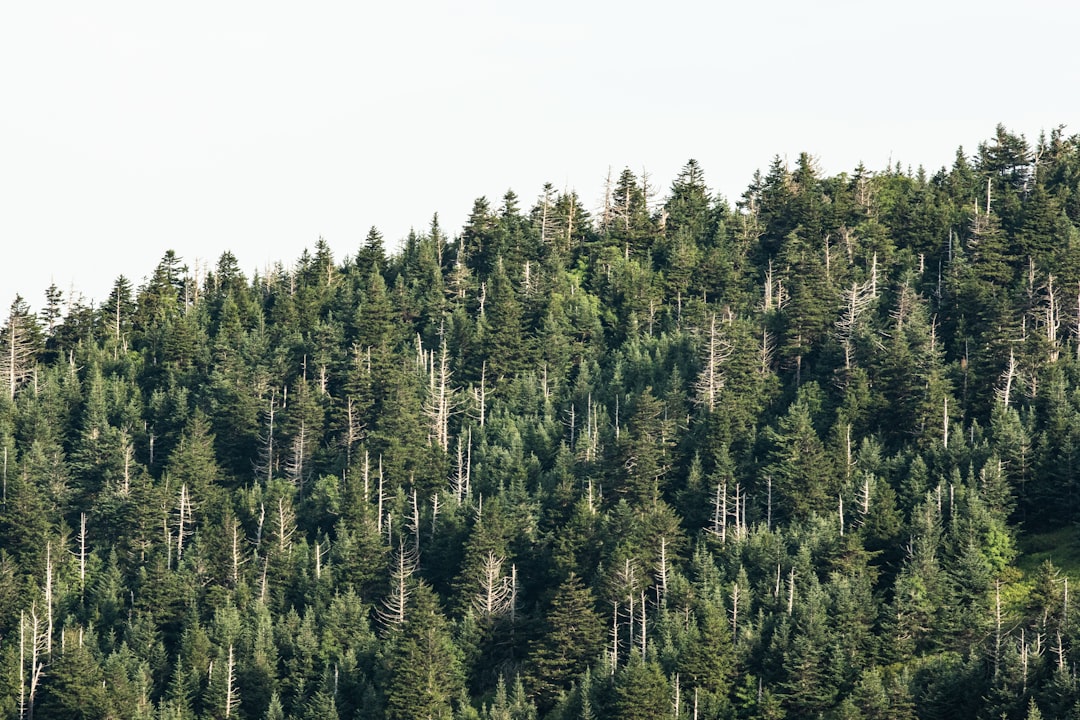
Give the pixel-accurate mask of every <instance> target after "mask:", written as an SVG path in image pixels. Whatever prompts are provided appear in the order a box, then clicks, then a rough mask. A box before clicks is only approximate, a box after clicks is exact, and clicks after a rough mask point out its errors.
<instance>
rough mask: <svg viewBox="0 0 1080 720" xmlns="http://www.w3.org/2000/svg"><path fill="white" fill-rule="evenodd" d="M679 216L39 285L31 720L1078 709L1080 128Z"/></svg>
mask: <svg viewBox="0 0 1080 720" xmlns="http://www.w3.org/2000/svg"><path fill="white" fill-rule="evenodd" d="M654 192H655V191H654V190H653V189H652V188H649V187H647V186H646V185H645V183H644V181H643V180H642V178H639V177H637V176H636V175H635V174H634V173H633V172H631V171H629V170H626V171H624V172H623V173H622V174H621V175H619V177H618V178H613V179H612V182H611V184H610V187H608V188H606V192H605V198H606V200H605V202H604V204H603V206H602V207H601V208H597V209H595V210H592V211H590V210H587V209H586V208H585V207H584V206H583V205H582V203H581V201H580V199H579V198H578V197H577V196H576V195H575V194H573V193H559V192H557V191H555V190H554V188H552V186H550V185H546V186H545V187H544V188H542V190H541V193H540V195H539V196H538V197H537V198H536V199H535V201H532V202H525V201H522V200H521V199H520V198H519V197H518V196H516V195H515V194H514V193H513V192H508V193H507V194H506V195H505V196H504V197H503V198H502V199H500V200H498V201H496V202H491V201H489V200H487V199H485V198H480V199H478V200H477V201H476V202H475V204H474V206H473V209H472V212H471V214H470V217H469V220H468V222H467V223H466V225H465V226H464V227H463V228H462V229H461V230H460V231H458V232H453V233H451V232H449V231H447V230H445V229H443V228H442V227H440V226H439V223H438V218H434V219H433V220H432V221H431V223H430V225H429V226H428V229H427V230H426V231H425V232H422V233H413V234H411V235H410V236H409V237H408V238H407V239H406V240H405V242H404V244H403V246H402V247H401V249H400V250H397V251H395V252H387V250H386V249H385V247H384V242H383V238H382V236H381V235H380V233H379V232H378V231H377V230H376V229H374V228H373V229H372V230H371V232H370V233H369V235H368V236H367V238H366V239H365V240H364V241H363V243H362V244H361V245H360V247H358V248H357V249H356V251H355V253H354V254H352V255H350V256H348V257H344V258H334V257H333V256H332V254H331V252H330V251H329V249H328V247H327V246H326V244H325V243H322V242H320V243H319V244H318V245H317V246H316V247H315V248H314V249H313V250H311V251H305V252H304V253H303V254H302V255H301V256H300V257H299V258H298V259H297V260H296V261H295V262H293V263H291V264H289V265H285V264H280V265H278V266H276V267H275V268H273V269H272V270H271V271H269V272H267V273H266V274H264V275H259V276H253V277H246V276H245V275H244V274H243V273H242V272H241V271H240V270H239V268H238V265H237V262H236V259H235V257H234V256H233V255H232V254H231V253H229V252H228V251H225V252H223V253H222V255H221V256H220V259H219V260H218V261H217V263H216V265H215V266H214V267H213V268H212V270H209V271H206V272H203V271H200V270H199V269H195V270H192V269H191V268H189V267H187V266H185V264H184V261H183V259H182V258H181V257H179V256H178V255H177V254H176V253H174V252H172V251H168V252H166V253H165V254H164V256H163V258H162V260H161V262H160V263H159V264H158V265H157V267H156V268H155V269H154V270H153V272H152V273H151V274H150V275H149V280H148V281H147V282H146V283H145V284H144V285H143V286H141V287H138V288H136V287H133V286H132V284H131V282H130V281H129V280H127V279H126V278H123V277H120V278H118V279H117V280H116V282H115V285H114V287H113V292H112V294H111V295H110V296H109V298H108V300H107V301H105V302H104V303H102V304H101V306H100V307H85V306H81V305H78V304H76V305H75V306H66V305H65V299H64V297H63V295H62V293H60V292H59V291H58V290H57V289H56V288H55V287H54V288H50V289H49V290H48V291H47V293H46V296H45V299H46V302H45V309H44V310H43V311H42V312H41V313H40V314H38V315H34V314H33V313H31V311H30V310H29V305H28V304H27V303H26V302H25V301H24V300H23V299H22V298H17V299H16V300H15V301H14V302H13V303H12V305H11V307H10V312H9V314H8V317H7V320H6V323H5V324H4V327H3V337H2V339H0V351H2V357H3V360H2V363H3V364H2V368H0V379H2V380H3V383H2V384H0V448H2V452H3V498H2V504H0V713H3V714H4V716H7V717H25V718H30V717H31V716H32V717H33V718H36V719H37V720H42V719H43V718H76V717H85V718H105V717H118V718H222V717H229V718H233V717H236V718H251V719H255V718H284V717H296V718H334V717H338V718H365V719H368V718H387V719H388V720H400V719H404V718H483V719H484V720H496V719H508V718H512V719H514V720H524V719H526V718H560V719H570V718H612V719H614V718H659V717H671V718H750V717H755V718H757V717H763V718H780V717H790V718H801V717H818V716H820V717H830V718H831V717H835V718H855V717H868V718H870V717H873V718H886V717H887V718H916V717H918V718H939V717H946V716H955V717H977V718H999V717H1008V718H1031V717H1037V716H1039V713H1041V714H1042V716H1045V717H1074V716H1076V717H1080V685H1078V684H1077V681H1076V678H1075V674H1076V673H1075V670H1076V662H1077V661H1078V660H1080V649H1074V648H1073V647H1072V643H1073V641H1074V640H1077V641H1078V642H1080V622H1078V619H1080V618H1078V615H1080V613H1077V612H1076V611H1075V608H1074V607H1073V606H1074V604H1075V603H1074V602H1073V601H1072V597H1071V593H1072V589H1073V583H1068V582H1066V578H1072V579H1075V578H1078V577H1080V567H1078V562H1080V550H1078V549H1077V543H1078V539H1077V535H1076V532H1075V524H1076V521H1077V518H1078V517H1080V467H1078V465H1080V306H1078V303H1080V136H1072V137H1068V136H1066V135H1064V134H1063V133H1062V132H1061V131H1056V132H1054V133H1052V134H1051V135H1050V136H1049V137H1043V138H1039V139H1038V141H1037V142H1035V143H1030V142H1029V141H1028V140H1026V139H1025V138H1023V137H1020V136H1016V135H1013V134H1011V133H1010V132H1009V131H1008V130H1006V129H1005V128H1002V127H999V128H998V129H997V131H996V133H995V135H994V136H993V137H992V138H990V139H989V140H988V141H987V142H985V143H984V144H982V145H980V147H979V148H978V150H977V152H976V153H974V154H973V155H966V154H964V153H963V152H958V153H957V157H956V161H955V163H954V164H953V166H952V167H951V168H944V169H941V170H940V171H937V172H935V173H932V174H931V173H929V172H926V171H923V170H921V169H920V170H918V171H917V172H912V171H904V170H902V169H901V168H900V167H899V166H898V167H896V168H889V169H886V170H885V171H882V172H871V171H869V170H867V169H866V168H863V167H859V168H856V169H854V170H853V171H852V172H851V173H850V174H841V175H838V176H834V177H825V176H822V175H821V174H820V173H819V172H818V170H817V169H816V167H815V164H814V162H813V160H812V159H811V158H810V157H808V156H805V155H804V156H802V157H800V158H799V159H798V161H797V162H796V163H794V166H793V167H788V166H787V165H785V164H784V163H783V162H782V161H780V160H779V159H776V160H774V161H773V163H772V164H771V165H770V167H769V170H768V172H767V173H765V174H764V175H759V176H757V177H755V179H754V181H753V183H752V184H751V186H750V187H749V188H748V189H747V190H746V192H745V193H744V194H743V195H742V197H741V198H739V199H738V201H737V202H735V203H734V205H732V204H729V202H728V201H727V200H725V199H723V198H718V197H714V196H713V195H712V194H711V193H710V191H709V189H708V186H707V184H706V179H705V175H704V171H703V170H702V168H701V167H700V166H699V165H698V164H697V163H696V162H694V161H693V160H691V161H689V162H688V163H687V164H686V165H685V167H684V168H683V170H682V172H681V173H680V174H679V176H678V178H677V179H676V180H675V182H674V183H673V185H672V186H671V187H670V188H669V189H668V190H667V192H666V194H665V195H664V196H663V197H662V198H657V197H655V196H654ZM526 206H527V207H526Z"/></svg>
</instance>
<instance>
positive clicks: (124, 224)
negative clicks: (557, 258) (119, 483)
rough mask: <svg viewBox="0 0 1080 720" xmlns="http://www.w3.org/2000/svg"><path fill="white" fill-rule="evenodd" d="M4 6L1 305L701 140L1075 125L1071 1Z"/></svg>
mask: <svg viewBox="0 0 1080 720" xmlns="http://www.w3.org/2000/svg"><path fill="white" fill-rule="evenodd" d="M884 5H885V4H884V3H871V2H866V1H865V0H859V1H855V0H850V1H840V0H834V1H828V2H813V1H812V0H761V1H759V2H749V1H744V2H738V3H734V2H717V1H716V0H712V1H710V2H705V1H702V2H686V1H680V0H668V2H665V3H660V2H636V1H631V0H621V1H619V2H614V1H602V2H589V1H588V0H584V1H582V0H578V1H577V2H570V1H569V0H546V1H545V2H542V3H511V2H502V3H496V2H478V1H475V0H459V1H458V2H454V3H449V2H431V1H428V0H423V1H414V2H398V3H393V2H380V3H376V2H312V3H289V4H284V3H277V2H259V3H241V2H220V1H217V2H192V1H188V2H184V3H156V2H145V1H140V2H109V1H107V0H102V1H100V2H49V1H48V0H42V1H41V2H9V3H4V4H3V8H2V9H0V248H2V252H0V315H2V316H4V317H6V314H7V306H8V305H9V304H10V302H11V299H12V298H13V297H14V296H15V294H16V293H20V294H22V295H23V296H24V297H25V298H27V299H28V300H29V301H30V303H31V304H32V305H33V306H34V307H40V305H41V304H42V299H43V297H44V290H45V288H46V287H48V285H49V284H50V283H52V282H55V283H56V284H57V285H58V286H59V287H60V288H61V289H63V290H64V291H65V294H67V292H68V291H69V289H70V288H71V287H74V288H75V289H76V291H77V292H81V293H82V294H83V295H85V296H86V298H87V300H91V299H92V300H97V301H101V300H103V299H104V297H105V296H106V295H107V294H108V291H109V288H110V287H111V285H112V283H113V281H114V279H115V278H116V277H117V276H118V275H120V274H124V275H127V276H128V277H129V278H130V279H131V280H133V281H134V282H135V284H140V283H141V282H142V281H143V279H144V278H145V276H146V275H148V274H149V273H150V272H151V271H152V270H153V267H154V266H155V265H156V264H157V262H158V260H159V259H160V258H161V256H162V255H163V254H164V252H165V251H166V250H167V249H170V248H171V249H174V250H176V252H177V253H178V254H179V255H180V256H181V257H182V258H183V259H184V260H185V262H187V263H188V264H193V263H194V262H195V261H196V260H199V261H201V262H205V263H210V264H213V263H214V262H215V261H216V259H217V257H218V256H219V255H220V254H221V252H222V251H224V250H226V249H228V250H232V251H233V252H234V253H235V254H236V255H237V257H238V258H239V259H240V264H241V267H242V268H243V269H244V270H245V271H246V272H248V273H249V274H250V273H251V272H252V271H254V270H256V269H261V268H263V267H265V265H266V264H267V262H269V261H277V260H281V261H283V262H285V263H289V262H292V261H293V260H295V259H296V258H297V257H298V256H299V255H300V253H301V252H302V251H303V249H304V248H305V247H311V246H313V244H314V243H315V241H316V240H317V238H318V237H320V236H322V237H323V238H325V239H326V241H327V242H328V243H329V245H330V247H331V248H332V249H333V250H334V252H335V255H336V257H338V258H339V259H340V258H341V257H343V256H344V255H346V254H351V253H353V252H354V251H355V250H356V248H357V247H358V246H359V244H360V243H361V241H362V240H363V237H364V235H365V234H366V232H367V229H368V228H369V227H370V226H372V225H375V226H377V227H379V228H380V229H381V230H382V231H383V233H384V235H385V236H386V238H387V241H388V244H390V245H395V244H396V243H397V242H399V241H400V239H401V238H402V237H403V236H404V235H406V234H407V233H408V231H409V228H410V227H416V228H418V229H422V228H425V227H426V226H427V225H428V223H429V221H430V218H431V216H432V214H433V213H436V212H437V213H439V216H440V218H441V220H442V223H443V227H444V228H445V229H446V230H448V231H449V232H450V233H451V234H455V233H457V232H458V231H459V230H460V227H461V225H462V223H463V221H464V219H465V217H466V215H467V214H468V212H469V210H470V208H471V207H472V202H473V200H474V199H475V198H476V197H477V196H480V195H486V196H488V197H489V198H491V199H493V200H497V199H498V198H500V197H501V196H502V195H503V194H504V193H505V191H506V190H507V189H508V188H512V189H514V191H515V192H517V194H518V195H519V196H520V197H521V199H522V203H521V204H522V206H523V207H525V208H527V207H528V206H529V205H531V203H532V202H533V200H534V199H535V197H536V196H537V195H538V194H539V192H540V189H541V186H542V185H543V183H544V182H552V183H554V184H555V185H556V187H558V188H570V189H576V190H577V191H578V193H579V194H580V195H581V196H582V198H583V200H584V201H585V203H586V205H587V206H590V207H595V206H597V205H598V204H599V200H600V197H601V193H602V185H603V179H604V176H605V174H606V173H607V170H608V168H609V167H610V168H612V169H613V171H614V172H615V173H617V172H618V171H619V170H621V169H622V168H623V167H627V166H629V167H631V168H632V169H634V170H635V171H640V170H641V169H643V168H644V169H646V170H648V171H649V172H650V174H651V175H652V178H653V180H654V182H656V183H658V184H659V185H661V186H662V187H663V188H665V189H666V188H667V187H669V186H670V183H671V180H672V179H673V178H674V176H675V174H676V173H677V172H678V170H679V168H680V167H681V166H682V165H683V164H684V163H685V162H686V160H687V159H689V158H691V157H693V158H696V159H697V160H698V161H699V162H700V163H701V164H702V166H703V167H704V169H705V174H706V181H707V182H708V184H709V185H710V187H711V188H712V189H713V190H715V191H717V192H719V193H721V194H723V195H724V196H726V197H727V198H729V199H730V200H735V199H737V198H738V196H739V195H740V194H741V192H742V191H743V189H744V188H745V187H746V185H747V183H748V182H749V180H750V178H751V176H752V174H753V172H754V171H755V169H758V168H761V169H765V168H766V167H767V166H768V164H769V162H770V160H771V158H772V157H773V156H774V155H777V154H779V155H782V156H783V155H787V156H790V157H792V158H794V157H795V156H796V155H797V154H798V153H799V152H801V151H807V152H810V153H812V154H813V155H815V156H816V157H817V158H818V159H819V161H820V165H821V167H822V169H823V170H824V171H825V172H827V173H830V174H832V173H837V172H841V171H850V170H851V169H852V168H853V167H854V166H855V165H856V164H857V163H858V162H859V161H860V160H861V161H862V162H864V163H865V164H866V165H867V166H868V167H869V168H870V169H872V170H881V169H883V168H884V167H885V166H886V165H887V164H888V163H889V162H890V160H891V161H892V162H893V163H895V162H897V161H899V162H902V163H903V164H904V165H905V166H908V165H910V166H912V167H917V166H918V165H923V166H925V167H927V169H929V170H936V169H937V168H938V167H940V166H942V165H947V164H950V163H951V162H952V159H953V156H954V153H955V151H956V148H957V146H959V145H963V146H964V147H965V148H966V149H967V150H969V151H974V150H975V147H976V145H977V144H978V143H979V142H981V141H984V140H986V139H988V138H989V137H990V136H991V135H992V133H993V130H994V127H995V125H996V124H997V123H999V122H1001V123H1004V124H1005V125H1006V126H1007V127H1009V128H1010V129H1012V130H1013V131H1015V132H1018V133H1023V134H1025V135H1026V136H1028V138H1029V139H1030V140H1032V141H1034V139H1035V138H1036V137H1037V136H1038V133H1039V132H1040V131H1041V130H1047V131H1049V130H1050V129H1051V128H1053V127H1055V126H1057V125H1059V124H1065V125H1066V126H1067V131H1068V132H1070V133H1073V132H1080V93H1077V92H1076V88H1075V83H1076V82H1077V78H1078V77H1080V72H1078V70H1080V54H1078V53H1077V52H1076V40H1075V33H1076V31H1077V28H1080V5H1078V4H1077V3H1075V2H1066V1H1064V0H1062V1H1060V2H1050V1H1049V0H1039V1H1036V2H1026V3H1016V2H998V1H986V0H984V1H982V2H949V0H937V1H936V2H928V1H925V0H913V1H909V2H906V3H889V4H888V7H887V8H886V7H884Z"/></svg>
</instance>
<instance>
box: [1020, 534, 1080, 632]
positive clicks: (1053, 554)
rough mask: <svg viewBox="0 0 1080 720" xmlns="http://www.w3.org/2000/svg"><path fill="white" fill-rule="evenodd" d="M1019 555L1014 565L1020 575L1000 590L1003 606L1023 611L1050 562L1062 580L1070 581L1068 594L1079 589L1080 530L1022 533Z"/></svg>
mask: <svg viewBox="0 0 1080 720" xmlns="http://www.w3.org/2000/svg"><path fill="white" fill-rule="evenodd" d="M1017 549H1018V550H1019V555H1018V556H1017V558H1016V561H1015V566H1016V568H1017V569H1018V570H1019V571H1020V573H1021V575H1020V576H1019V577H1018V578H1017V579H1016V580H1015V581H1012V582H1007V583H1006V584H1003V585H1002V588H1001V600H1002V604H1003V605H1004V606H1005V608H1007V609H1008V610H1009V611H1012V612H1017V611H1020V610H1021V609H1022V608H1023V607H1024V606H1025V605H1027V602H1028V596H1029V594H1030V593H1031V589H1032V587H1033V585H1034V581H1035V575H1036V573H1037V572H1038V571H1039V567H1040V566H1041V565H1042V564H1043V563H1044V562H1046V561H1047V560H1049V561H1050V562H1052V563H1053V564H1054V567H1055V568H1057V570H1058V573H1059V577H1061V578H1066V577H1067V578H1068V579H1069V594H1070V595H1072V593H1073V588H1074V587H1075V588H1076V589H1077V590H1080V528H1075V527H1063V528H1057V529H1055V530H1050V531H1048V532H1042V533H1022V534H1021V535H1020V536H1019V537H1018V538H1017Z"/></svg>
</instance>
